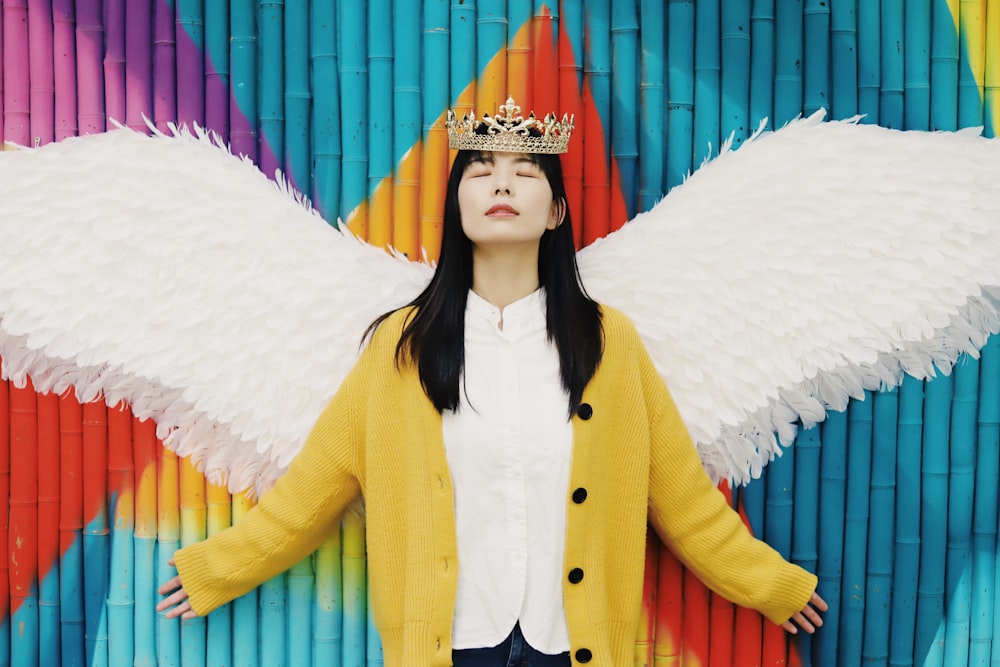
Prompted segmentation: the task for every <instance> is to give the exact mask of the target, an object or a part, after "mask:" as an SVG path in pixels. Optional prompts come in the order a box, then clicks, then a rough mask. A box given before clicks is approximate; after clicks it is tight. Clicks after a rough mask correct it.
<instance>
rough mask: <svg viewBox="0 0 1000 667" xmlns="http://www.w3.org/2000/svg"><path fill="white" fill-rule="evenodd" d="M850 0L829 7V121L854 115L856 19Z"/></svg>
mask: <svg viewBox="0 0 1000 667" xmlns="http://www.w3.org/2000/svg"><path fill="white" fill-rule="evenodd" d="M857 12H858V10H857V3H856V2H855V1H854V0H831V3H830V76H831V86H830V90H831V93H832V99H831V100H830V110H831V113H830V115H831V117H832V118H836V119H841V118H851V117H852V116H854V115H855V114H857V113H858V16H857Z"/></svg>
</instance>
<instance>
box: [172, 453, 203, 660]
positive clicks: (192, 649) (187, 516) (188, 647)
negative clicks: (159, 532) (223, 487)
mask: <svg viewBox="0 0 1000 667" xmlns="http://www.w3.org/2000/svg"><path fill="white" fill-rule="evenodd" d="M178 468H179V472H180V533H181V546H182V547H186V546H188V545H191V544H195V543H197V542H201V541H202V540H204V539H205V536H206V531H207V529H206V523H205V522H206V515H207V513H208V508H207V505H206V504H205V478H204V476H202V474H201V473H200V472H198V471H197V470H196V469H195V467H194V464H193V463H192V462H191V459H190V458H184V459H181V460H180V462H179V466H178ZM206 633H207V627H206V624H205V619H204V618H193V619H187V620H182V621H181V664H183V665H184V667H196V666H198V665H205V664H206V663H205V655H206Z"/></svg>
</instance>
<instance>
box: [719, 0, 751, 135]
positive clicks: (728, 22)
mask: <svg viewBox="0 0 1000 667" xmlns="http://www.w3.org/2000/svg"><path fill="white" fill-rule="evenodd" d="M721 18H722V35H721V38H720V39H721V43H720V48H721V52H722V98H721V100H720V104H721V110H720V113H719V131H720V135H719V136H720V138H722V139H728V138H729V136H730V135H732V136H733V146H734V147H735V146H739V145H740V144H742V143H743V140H744V139H746V138H747V137H748V136H750V132H751V131H752V130H754V129H756V127H751V126H750V4H749V3H747V2H746V1H745V0H723V5H722V17H721Z"/></svg>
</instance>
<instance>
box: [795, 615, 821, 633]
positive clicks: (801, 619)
mask: <svg viewBox="0 0 1000 667" xmlns="http://www.w3.org/2000/svg"><path fill="white" fill-rule="evenodd" d="M792 620H793V621H795V622H796V623H797V624H798V625H799V627H800V628H802V629H803V630H805V631H806V632H808V633H809V634H812V633H814V632H816V628H815V627H813V624H812V623H810V622H809V620H808V619H807V618H806V617H805V616H803V615H802V612H799V613H798V614H795V615H794V616H792Z"/></svg>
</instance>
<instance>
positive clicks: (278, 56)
mask: <svg viewBox="0 0 1000 667" xmlns="http://www.w3.org/2000/svg"><path fill="white" fill-rule="evenodd" d="M354 4H355V3H351V6H354ZM357 4H360V3H357ZM257 6H258V11H259V14H258V20H257V48H258V57H259V62H260V70H259V71H258V73H257V75H258V77H259V79H258V85H259V88H258V94H259V98H258V101H259V104H260V106H259V112H260V116H259V118H258V119H257V125H258V128H259V131H260V138H259V142H260V145H259V147H258V150H259V152H258V164H259V165H260V169H261V171H263V172H264V173H265V174H266V175H267V176H268V178H274V175H275V172H276V171H278V170H282V169H284V164H283V163H282V157H283V156H284V154H285V144H284V140H285V105H284V92H285V83H284V66H283V61H282V57H283V54H284V50H285V43H284V42H285V27H284V26H285V16H284V9H285V3H284V0H260V2H259V3H258V5H257ZM362 29H363V27H362ZM251 122H252V120H251Z"/></svg>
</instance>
